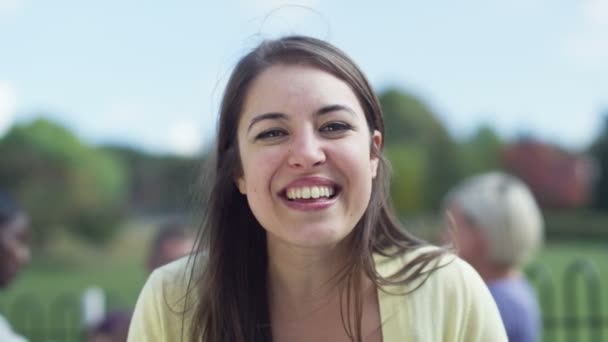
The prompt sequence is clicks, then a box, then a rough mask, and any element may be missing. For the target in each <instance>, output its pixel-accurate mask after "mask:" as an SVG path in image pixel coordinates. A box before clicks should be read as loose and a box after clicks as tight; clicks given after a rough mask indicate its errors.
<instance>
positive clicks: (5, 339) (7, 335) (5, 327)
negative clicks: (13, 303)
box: [0, 315, 27, 342]
mask: <svg viewBox="0 0 608 342" xmlns="http://www.w3.org/2000/svg"><path fill="white" fill-rule="evenodd" d="M0 341H2V342H27V340H26V339H25V338H23V337H22V336H19V335H17V334H15V332H14V331H13V329H11V326H10V325H9V324H8V322H7V321H6V319H4V317H2V315H0Z"/></svg>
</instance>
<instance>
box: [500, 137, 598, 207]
mask: <svg viewBox="0 0 608 342" xmlns="http://www.w3.org/2000/svg"><path fill="white" fill-rule="evenodd" d="M502 162H503V166H504V168H505V170H507V171H508V172H510V173H512V174H513V175H516V176H518V177H520V178H521V179H522V180H523V181H524V182H526V183H527V184H528V186H529V187H530V188H531V189H532V192H533V193H534V195H535V196H536V199H537V200H538V202H539V204H540V205H541V207H543V208H552V209H567V208H578V207H582V206H585V205H587V204H588V203H589V202H590V200H591V196H592V185H593V178H594V174H595V166H594V163H593V160H592V158H591V157H589V156H587V155H582V154H573V153H571V152H567V151H564V150H561V149H559V148H557V147H555V146H552V145H548V144H544V143H541V142H538V141H534V140H532V139H525V140H521V141H519V142H517V143H514V144H511V145H510V146H508V147H507V148H506V149H505V152H504V154H503V160H502Z"/></svg>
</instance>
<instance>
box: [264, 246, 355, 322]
mask: <svg viewBox="0 0 608 342" xmlns="http://www.w3.org/2000/svg"><path fill="white" fill-rule="evenodd" d="M345 267H346V257H345V253H344V248H343V247H342V246H340V245H338V246H333V247H328V248H300V247H292V246H286V245H283V244H270V243H269V245H268V284H269V299H270V303H271V307H274V308H279V307H281V308H283V310H297V311H300V310H301V311H303V313H304V312H306V311H310V310H314V309H315V308H317V307H318V306H319V305H324V304H326V303H327V302H328V301H329V299H331V298H336V297H337V296H336V295H337V294H338V293H339V291H340V289H341V288H342V287H343V286H344V283H343V280H344V277H343V276H342V275H343V273H342V271H343V270H344V268H345ZM283 310H280V311H283Z"/></svg>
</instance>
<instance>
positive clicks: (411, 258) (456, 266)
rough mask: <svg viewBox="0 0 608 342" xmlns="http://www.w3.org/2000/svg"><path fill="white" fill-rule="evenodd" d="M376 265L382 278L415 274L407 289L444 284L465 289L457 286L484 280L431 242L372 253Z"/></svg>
mask: <svg viewBox="0 0 608 342" xmlns="http://www.w3.org/2000/svg"><path fill="white" fill-rule="evenodd" d="M375 262H376V268H377V271H378V273H379V274H380V275H381V276H382V277H383V278H390V277H391V276H394V275H397V274H400V276H399V277H397V278H403V279H405V278H407V277H409V276H412V275H415V274H418V276H417V277H412V279H414V278H415V280H414V281H412V282H410V284H409V285H408V286H407V287H408V288H409V289H413V288H419V287H422V286H423V285H424V286H425V287H434V288H436V289H437V287H439V288H441V287H445V290H450V289H454V287H456V289H466V286H460V285H458V284H463V283H465V282H469V281H472V282H473V285H475V284H477V285H479V284H481V286H483V287H485V284H484V283H483V280H482V279H481V277H480V276H479V274H478V273H477V271H475V270H474V269H473V268H472V267H471V266H470V265H469V264H468V263H467V262H466V261H464V260H462V259H461V258H459V257H458V256H457V255H455V254H454V253H452V252H451V251H450V250H449V249H447V248H444V247H438V246H434V245H422V246H419V247H415V248H412V249H409V250H406V251H404V252H400V253H396V254H395V253H387V255H380V254H378V255H375Z"/></svg>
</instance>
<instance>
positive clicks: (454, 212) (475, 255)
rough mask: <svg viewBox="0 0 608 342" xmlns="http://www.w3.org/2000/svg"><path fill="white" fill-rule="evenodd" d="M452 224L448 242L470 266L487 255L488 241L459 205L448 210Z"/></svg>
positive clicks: (448, 233)
mask: <svg viewBox="0 0 608 342" xmlns="http://www.w3.org/2000/svg"><path fill="white" fill-rule="evenodd" d="M448 214H449V216H450V218H449V219H450V224H449V227H448V229H447V232H446V240H448V242H451V243H453V244H454V247H455V248H456V252H457V253H458V255H459V256H460V257H461V258H462V259H464V260H466V261H467V262H468V263H470V264H475V263H476V262H477V261H479V260H480V258H483V257H484V255H485V248H486V241H485V239H484V236H483V234H482V232H481V231H480V229H479V228H478V227H477V226H476V225H475V222H474V221H473V220H472V219H471V218H470V217H468V215H467V214H466V213H465V212H464V211H463V210H462V209H461V207H460V206H459V205H458V204H457V203H453V204H451V205H450V207H449V208H448Z"/></svg>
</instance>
